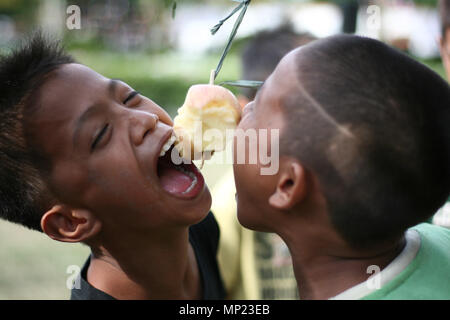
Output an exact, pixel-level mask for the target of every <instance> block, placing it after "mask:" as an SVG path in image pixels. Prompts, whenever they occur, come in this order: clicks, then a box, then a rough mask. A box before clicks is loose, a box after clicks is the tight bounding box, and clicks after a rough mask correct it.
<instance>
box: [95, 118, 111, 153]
mask: <svg viewBox="0 0 450 320" xmlns="http://www.w3.org/2000/svg"><path fill="white" fill-rule="evenodd" d="M108 127H109V123H107V124H106V125H105V126H104V127H103V129H102V130H100V132H99V134H98V135H97V136H96V137H95V140H94V142H92V145H91V151H93V150H94V149H95V147H96V146H97V144H98V143H99V142H100V141H101V139H102V137H103V136H104V135H105V133H106V132H107V130H108Z"/></svg>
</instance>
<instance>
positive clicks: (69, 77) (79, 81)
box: [39, 63, 109, 112]
mask: <svg viewBox="0 0 450 320" xmlns="http://www.w3.org/2000/svg"><path fill="white" fill-rule="evenodd" d="M108 81H109V79H107V78H105V77H104V76H102V75H101V74H99V73H97V72H95V71H94V70H92V69H90V68H88V67H86V66H84V65H81V64H75V63H71V64H65V65H62V66H61V67H59V68H58V69H57V70H55V71H54V72H53V73H52V74H51V76H50V77H49V78H48V80H47V81H45V83H44V84H43V86H42V87H41V89H40V93H39V102H40V107H42V108H43V111H52V112H54V111H55V110H54V109H57V108H55V105H59V106H64V104H62V102H69V101H70V102H74V105H78V104H77V103H76V102H78V101H84V100H86V98H89V97H90V96H92V95H94V94H100V93H102V92H103V91H105V86H106V85H107V83H108ZM46 108H49V109H50V108H51V109H52V110H45V109H46ZM64 109H68V108H64ZM66 111H68V110H66Z"/></svg>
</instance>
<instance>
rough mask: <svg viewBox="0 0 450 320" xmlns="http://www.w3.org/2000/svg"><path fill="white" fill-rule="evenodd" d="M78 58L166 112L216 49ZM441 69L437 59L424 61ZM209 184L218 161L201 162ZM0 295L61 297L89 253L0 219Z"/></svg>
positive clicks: (230, 73) (204, 76)
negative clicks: (205, 53)
mask: <svg viewBox="0 0 450 320" xmlns="http://www.w3.org/2000/svg"><path fill="white" fill-rule="evenodd" d="M72 53H73V54H74V56H75V57H76V58H77V59H78V60H79V61H80V62H81V63H84V64H86V65H87V66H89V67H92V68H93V69H94V70H96V71H98V72H99V73H101V74H104V75H105V76H107V77H112V78H120V79H122V80H124V81H125V82H127V83H129V84H130V85H132V86H133V87H134V88H135V89H137V90H139V91H140V92H142V93H143V94H145V95H147V96H149V97H151V98H152V99H154V101H156V102H157V103H158V104H160V105H161V106H163V107H165V108H166V109H167V110H168V111H169V113H171V115H174V114H175V111H176V109H177V108H178V107H179V106H181V104H182V103H183V101H184V97H185V93H186V91H187V88H188V87H189V86H190V85H192V84H194V83H199V82H203V83H206V82H207V81H208V79H209V72H210V70H211V69H213V68H215V64H216V63H217V59H218V57H219V55H208V56H206V57H182V56H177V55H172V54H159V55H152V56H150V55H146V54H134V53H133V54H127V55H124V54H118V53H108V52H103V53H101V54H98V53H97V54H92V53H89V52H86V51H81V50H78V51H76V50H74V51H73V52H72ZM426 63H427V64H428V65H429V66H430V67H431V68H433V69H434V70H436V71H437V72H438V73H439V74H441V75H443V74H444V71H443V68H442V65H441V63H440V61H430V62H426ZM238 70H239V65H238V58H237V56H236V55H232V54H231V55H229V56H228V57H227V60H226V61H225V64H224V67H223V68H222V71H221V74H220V76H219V78H218V80H217V82H220V81H223V80H236V79H238V78H239V72H238ZM203 172H204V173H205V179H206V181H207V182H208V184H209V185H210V186H211V185H213V184H214V181H217V179H218V178H219V177H220V175H221V173H222V172H223V166H218V165H214V164H208V163H207V164H206V165H205V168H204V170H203ZM0 243H1V245H0V261H2V263H1V264H0V299H67V298H68V297H69V295H70V290H69V289H67V287H66V281H67V279H68V277H69V276H70V274H67V273H66V271H67V268H68V267H69V266H70V265H78V266H80V267H81V266H82V265H83V263H84V261H85V259H86V258H87V256H88V254H89V250H88V248H87V247H85V246H82V245H80V244H67V243H59V242H56V241H53V240H50V239H49V238H48V237H47V236H45V235H43V234H40V233H38V232H34V231H29V230H26V229H25V228H23V227H20V226H17V225H14V224H11V223H8V222H5V221H1V220H0Z"/></svg>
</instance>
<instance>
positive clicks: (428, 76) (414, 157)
mask: <svg viewBox="0 0 450 320" xmlns="http://www.w3.org/2000/svg"><path fill="white" fill-rule="evenodd" d="M294 54H295V60H296V63H297V68H296V71H297V72H296V74H297V78H298V84H297V90H296V92H293V93H292V94H291V95H289V96H288V97H286V99H285V100H284V101H283V105H284V108H285V115H286V116H285V118H286V122H287V127H286V129H285V130H284V131H283V132H282V136H283V139H282V140H281V145H280V147H281V153H285V154H290V155H293V156H296V157H297V158H298V159H299V160H300V161H301V162H302V163H303V164H304V165H305V167H306V168H307V170H309V171H310V172H313V174H314V175H316V177H317V178H318V180H319V184H320V188H321V190H322V192H323V194H324V196H325V198H326V200H327V204H328V210H329V214H330V219H331V221H332V223H333V225H334V226H335V228H336V230H337V231H338V232H339V233H340V234H341V235H342V236H343V238H344V239H346V240H347V242H348V243H350V244H351V245H352V246H354V247H367V246H371V245H376V244H381V242H383V241H386V240H393V239H395V238H396V237H399V236H401V235H402V232H404V231H405V230H406V229H407V228H409V227H411V226H413V225H416V224H417V223H419V222H422V221H425V220H426V219H427V218H429V217H430V216H431V215H432V214H433V213H435V212H436V211H437V210H438V209H439V208H440V206H442V205H443V204H444V203H445V201H446V199H447V198H448V196H449V192H450V130H449V127H448V125H449V123H450V87H449V86H448V84H447V83H446V82H445V81H444V80H443V79H442V78H441V77H440V76H439V75H437V74H436V73H434V72H433V71H431V70H430V69H428V68H427V67H425V66H424V65H422V64H420V63H418V62H416V61H414V60H413V59H411V58H409V57H408V56H406V55H405V54H403V53H400V52H399V51H397V50H395V49H392V48H390V47H388V46H387V45H385V44H383V43H381V42H379V41H377V40H373V39H369V38H363V37H358V36H350V35H339V36H334V37H330V38H327V39H323V40H317V41H315V42H314V43H311V44H309V45H306V46H304V47H303V48H302V49H301V50H298V51H295V53H294Z"/></svg>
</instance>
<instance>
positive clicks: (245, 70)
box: [241, 25, 314, 100]
mask: <svg viewBox="0 0 450 320" xmlns="http://www.w3.org/2000/svg"><path fill="white" fill-rule="evenodd" d="M312 40H314V38H313V37H312V36H311V35H308V34H297V33H296V32H294V31H293V29H292V27H291V26H290V25H282V26H280V27H279V28H277V29H274V30H269V31H261V32H259V33H257V34H256V35H255V36H254V37H253V38H252V39H251V40H250V41H249V42H248V43H247V44H246V46H245V47H244V50H243V52H242V57H241V60H242V79H245V80H254V81H265V80H266V79H267V77H268V76H269V75H270V74H271V73H272V72H273V70H274V69H275V67H276V66H277V64H278V62H280V60H281V59H282V58H283V56H284V55H285V54H286V53H288V52H289V51H291V50H293V49H295V48H296V47H298V46H300V45H303V44H306V43H308V42H309V41H312ZM242 94H243V95H245V96H246V97H247V98H248V99H250V100H253V99H254V98H255V95H256V89H252V88H244V89H242Z"/></svg>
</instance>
